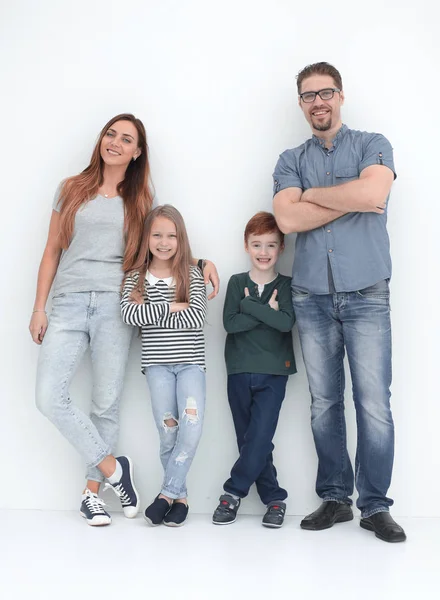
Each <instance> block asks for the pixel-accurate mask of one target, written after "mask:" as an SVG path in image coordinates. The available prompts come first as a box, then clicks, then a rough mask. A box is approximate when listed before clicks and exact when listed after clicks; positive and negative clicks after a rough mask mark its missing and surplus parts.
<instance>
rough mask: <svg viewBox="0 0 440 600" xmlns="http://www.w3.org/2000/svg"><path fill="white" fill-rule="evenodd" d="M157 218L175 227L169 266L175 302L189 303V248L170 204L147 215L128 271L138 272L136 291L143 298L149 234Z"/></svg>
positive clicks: (148, 254)
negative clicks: (165, 220) (175, 240)
mask: <svg viewBox="0 0 440 600" xmlns="http://www.w3.org/2000/svg"><path fill="white" fill-rule="evenodd" d="M158 217H164V218H165V219H169V220H170V221H171V222H172V223H174V225H175V226H176V235H177V251H176V254H175V255H174V256H173V262H172V265H171V272H172V276H173V278H174V281H175V284H176V298H175V301H176V302H189V268H190V265H191V264H192V260H193V259H192V253H191V247H190V245H189V240H188V234H187V232H186V227H185V222H184V220H183V217H182V215H181V214H180V212H179V211H178V210H177V208H174V206H171V204H164V205H163V206H158V207H156V208H155V209H154V210H152V211H151V212H150V213H149V214H148V216H147V218H146V220H145V226H144V232H143V234H142V241H141V245H140V247H139V252H138V256H137V260H136V261H135V262H134V263H133V265H132V266H131V267H130V268H129V269H128V271H132V272H139V279H138V282H137V287H136V290H137V291H138V292H139V293H140V294H141V296H143V294H144V285H145V275H146V273H147V271H148V268H149V266H150V264H151V260H152V254H151V252H150V248H149V241H150V234H151V229H152V227H153V223H154V221H155V219H157V218H158Z"/></svg>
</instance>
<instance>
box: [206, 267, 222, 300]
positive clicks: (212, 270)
mask: <svg viewBox="0 0 440 600" xmlns="http://www.w3.org/2000/svg"><path fill="white" fill-rule="evenodd" d="M203 277H204V279H205V285H208V283H211V285H212V287H213V288H214V289H213V291H212V292H211V293H210V294H209V296H208V300H212V299H213V298H215V297H216V296H217V294H218V292H219V289H220V278H219V276H218V273H217V268H216V266H215V264H214V263H213V262H211V261H210V260H205V266H204V267H203Z"/></svg>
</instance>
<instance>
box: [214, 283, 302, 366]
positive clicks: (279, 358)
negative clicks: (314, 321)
mask: <svg viewBox="0 0 440 600" xmlns="http://www.w3.org/2000/svg"><path fill="white" fill-rule="evenodd" d="M290 285H291V277H286V276H285V275H278V276H277V277H276V279H274V280H273V281H271V282H270V283H266V285H265V286H264V291H263V293H262V294H261V298H260V297H258V286H257V284H256V283H255V282H254V281H252V279H251V278H250V277H249V273H238V274H237V275H232V277H231V279H230V280H229V283H228V289H227V291H226V297H225V305H224V308H223V325H224V327H225V329H226V331H227V332H228V335H227V337H226V346H225V359H226V368H227V371H228V375H232V374H234V373H265V374H268V375H291V374H292V373H296V365H295V357H294V354H293V344H292V327H293V324H294V323H295V315H294V312H293V307H292V292H291V289H290ZM244 288H248V290H249V294H250V296H248V297H245V293H244ZM275 289H276V290H277V292H278V293H277V301H278V306H279V310H275V309H273V308H271V307H270V306H269V304H268V302H269V300H270V297H271V296H272V293H273V291H274V290H275Z"/></svg>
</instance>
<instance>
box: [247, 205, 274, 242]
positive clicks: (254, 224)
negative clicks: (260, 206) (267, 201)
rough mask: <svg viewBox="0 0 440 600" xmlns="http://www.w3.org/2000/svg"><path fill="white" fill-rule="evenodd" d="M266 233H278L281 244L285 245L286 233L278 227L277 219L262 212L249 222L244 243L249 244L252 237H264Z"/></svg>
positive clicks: (268, 213) (270, 214)
mask: <svg viewBox="0 0 440 600" xmlns="http://www.w3.org/2000/svg"><path fill="white" fill-rule="evenodd" d="M265 233H276V234H277V235H278V237H279V238H280V244H281V245H283V244H284V233H283V232H282V231H281V230H280V228H279V227H278V225H277V222H276V221H275V217H274V216H273V214H272V213H270V212H265V211H263V210H262V211H260V212H257V214H256V215H254V216H253V217H252V219H250V220H249V221H248V223H247V225H246V228H245V230H244V243H245V244H247V242H248V239H249V236H250V235H263V234H265Z"/></svg>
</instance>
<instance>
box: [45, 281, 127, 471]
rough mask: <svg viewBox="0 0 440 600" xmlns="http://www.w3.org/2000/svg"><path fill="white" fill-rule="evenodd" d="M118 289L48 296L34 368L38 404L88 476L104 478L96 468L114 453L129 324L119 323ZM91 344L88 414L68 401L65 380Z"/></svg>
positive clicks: (70, 376) (68, 381)
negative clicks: (45, 323)
mask: <svg viewBox="0 0 440 600" xmlns="http://www.w3.org/2000/svg"><path fill="white" fill-rule="evenodd" d="M119 301H120V294H119V293H118V292H77V293H67V294H60V295H59V296H56V297H54V298H53V299H52V313H51V315H50V318H49V327H48V329H47V332H46V335H45V336H44V340H43V343H42V345H41V349H40V356H39V360H38V371H37V385H36V402H37V407H38V409H39V410H40V411H41V412H42V413H43V414H44V415H45V416H46V417H47V418H48V419H49V420H50V421H51V422H52V423H53V424H54V425H55V426H56V427H57V428H58V429H59V431H60V432H61V433H62V434H63V435H64V437H65V438H66V439H67V440H68V441H69V442H70V443H71V444H72V445H73V446H74V447H75V448H76V450H78V452H79V453H80V454H81V455H82V456H83V457H84V459H85V461H86V465H87V479H90V480H93V481H103V480H104V477H103V475H102V473H101V471H100V470H99V469H98V468H97V467H96V465H98V464H99V463H100V462H101V461H102V460H103V459H104V458H105V457H106V456H108V455H109V454H113V453H114V452H115V450H116V444H117V440H118V434H119V402H120V399H121V394H122V387H123V382H124V374H125V367H126V364H127V359H128V351H129V348H130V342H131V338H132V335H133V331H134V328H133V327H130V326H129V325H126V324H125V323H123V322H122V319H121V312H120V305H119ZM89 344H90V350H91V358H92V373H93V392H92V405H91V409H90V416H88V415H86V414H84V412H83V411H81V410H80V409H79V408H77V407H76V406H75V405H74V404H73V403H72V401H71V399H70V396H69V385H70V382H71V380H72V377H73V374H74V373H75V371H76V369H77V367H78V364H79V362H80V360H81V358H82V357H83V355H84V352H85V351H86V349H87V346H88V345H89Z"/></svg>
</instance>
